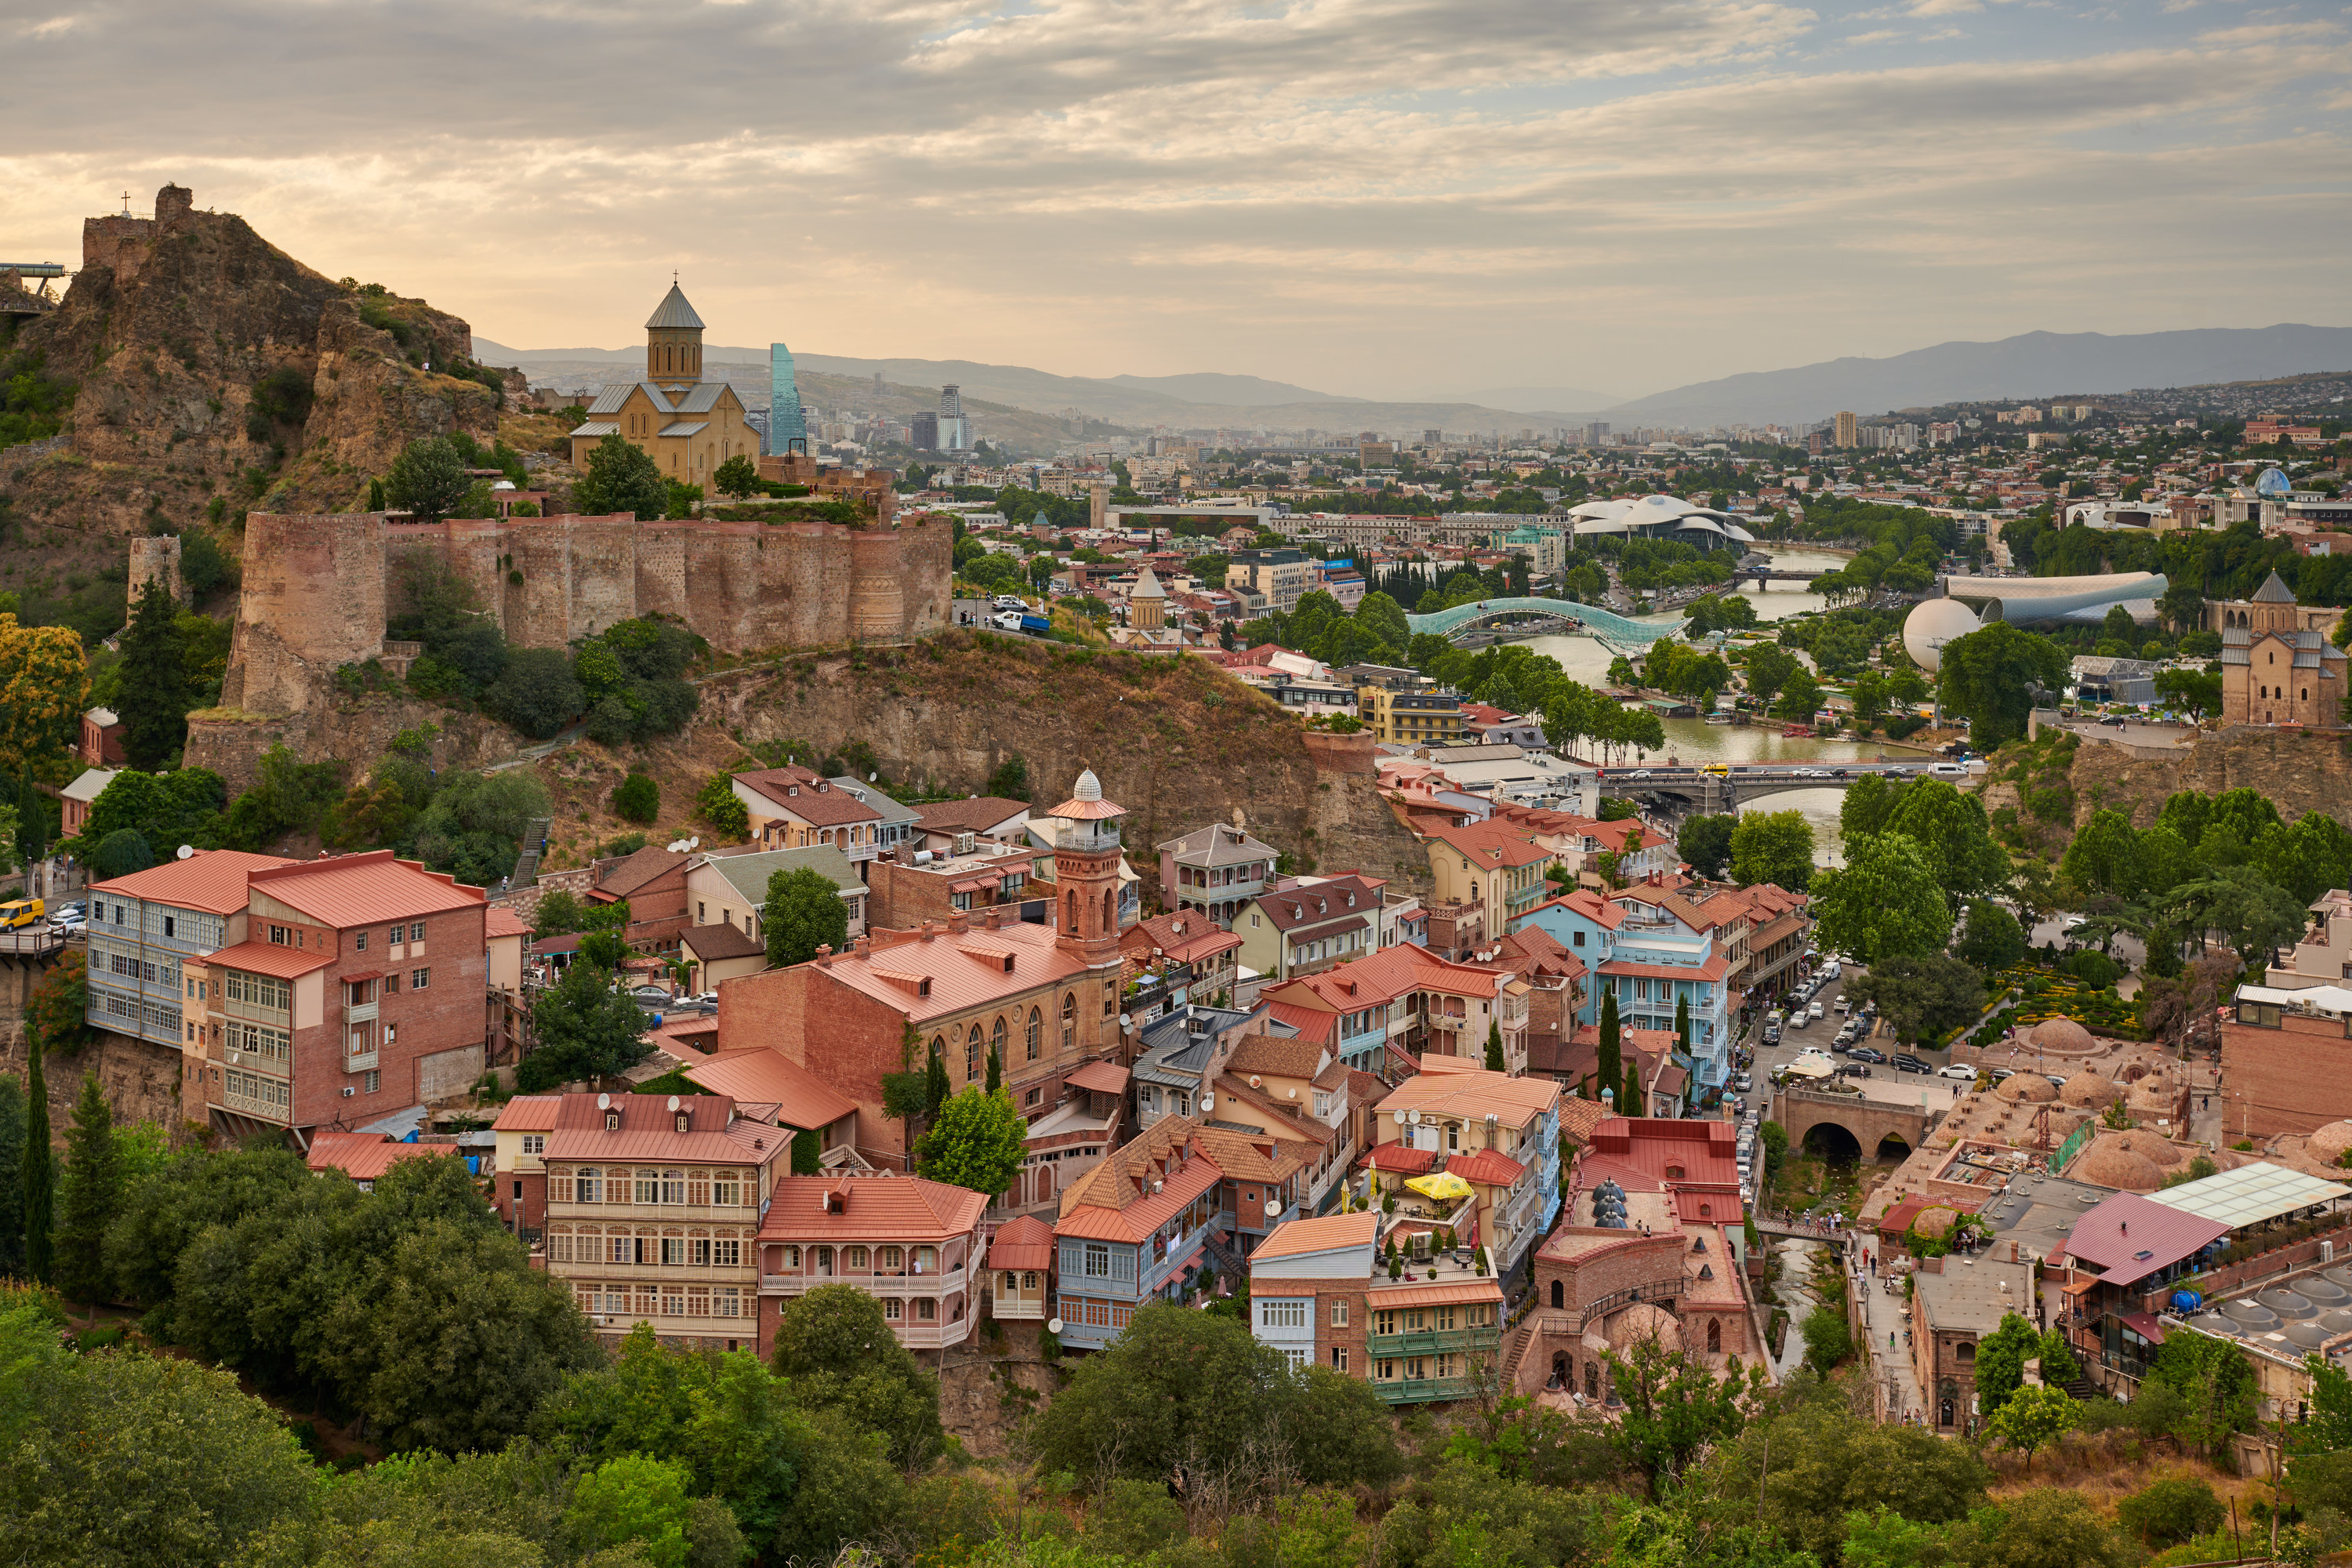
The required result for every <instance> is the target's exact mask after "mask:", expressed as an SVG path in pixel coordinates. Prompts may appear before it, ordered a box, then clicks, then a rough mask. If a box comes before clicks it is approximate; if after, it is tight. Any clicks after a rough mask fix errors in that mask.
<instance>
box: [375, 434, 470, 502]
mask: <svg viewBox="0 0 2352 1568" xmlns="http://www.w3.org/2000/svg"><path fill="white" fill-rule="evenodd" d="M466 468H467V461H466V458H465V455H464V454H462V453H460V452H459V451H458V450H457V443H455V442H454V441H451V440H450V439H449V438H448V437H446V436H427V437H422V438H420V439H418V440H415V441H411V442H410V443H409V444H408V445H407V446H406V447H403V448H402V449H401V453H400V456H399V457H397V458H394V459H393V460H392V468H390V470H389V471H387V472H386V473H385V475H384V483H383V499H384V500H386V501H387V502H389V503H390V504H391V507H392V509H393V510H395V511H409V512H415V514H416V515H417V516H418V517H419V518H422V519H423V520H425V521H427V522H437V521H440V520H441V519H442V518H445V517H447V516H449V515H450V514H451V513H453V512H455V511H456V510H457V508H458V507H459V505H460V504H461V503H462V502H463V501H464V500H465V499H466V492H467V490H469V489H472V488H473V484H474V479H473V476H472V475H470V474H468V473H467V472H466Z"/></svg>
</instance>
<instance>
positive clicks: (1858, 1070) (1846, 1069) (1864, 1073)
mask: <svg viewBox="0 0 2352 1568" xmlns="http://www.w3.org/2000/svg"><path fill="white" fill-rule="evenodd" d="M1837 1076H1838V1077H1840V1078H1868V1077H1869V1076H1870V1069H1869V1068H1866V1067H1864V1066H1863V1065H1862V1064H1861V1063H1860V1062H1847V1063H1846V1064H1845V1065H1844V1066H1843V1067H1841V1068H1838V1069H1837Z"/></svg>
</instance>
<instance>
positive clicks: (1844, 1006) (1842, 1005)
mask: <svg viewBox="0 0 2352 1568" xmlns="http://www.w3.org/2000/svg"><path fill="white" fill-rule="evenodd" d="M1830 1005H1831V1006H1832V1007H1834V1008H1836V1009H1837V1012H1838V1016H1839V1017H1841V1018H1843V1016H1845V1015H1846V1012H1847V1010H1848V1009H1850V1008H1851V1007H1853V1003H1851V1002H1849V1001H1847V1000H1846V999H1845V998H1844V997H1843V996H1841V997H1839V998H1838V999H1837V1000H1836V1001H1834V1002H1832V1003H1831V1004H1830Z"/></svg>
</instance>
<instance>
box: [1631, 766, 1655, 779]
mask: <svg viewBox="0 0 2352 1568" xmlns="http://www.w3.org/2000/svg"><path fill="white" fill-rule="evenodd" d="M1625 776H1626V777H1627V778H1629V779H1645V778H1649V777H1651V776H1652V775H1651V773H1650V770H1649V769H1647V768H1635V769H1634V770H1633V772H1632V773H1627V774H1626V775H1625Z"/></svg>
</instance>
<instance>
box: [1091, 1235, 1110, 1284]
mask: <svg viewBox="0 0 2352 1568" xmlns="http://www.w3.org/2000/svg"><path fill="white" fill-rule="evenodd" d="M1086 1277H1087V1279H1109V1278H1110V1248H1109V1247H1101V1246H1097V1245H1096V1244H1094V1243H1092V1242H1089V1243H1087V1272H1086Z"/></svg>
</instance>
